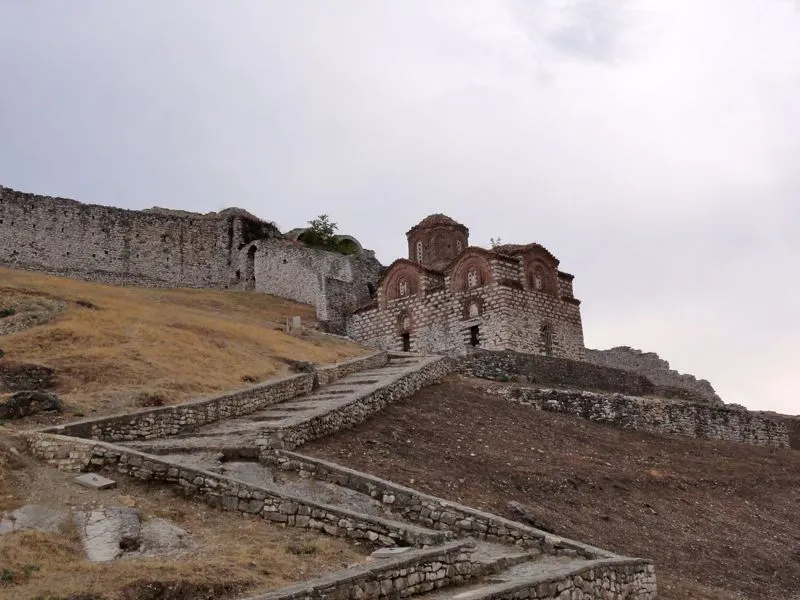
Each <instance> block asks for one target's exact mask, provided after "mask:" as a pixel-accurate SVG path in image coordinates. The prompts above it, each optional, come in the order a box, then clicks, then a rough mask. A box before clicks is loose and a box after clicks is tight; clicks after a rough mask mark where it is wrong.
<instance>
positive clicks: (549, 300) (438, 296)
mask: <svg viewBox="0 0 800 600" xmlns="http://www.w3.org/2000/svg"><path fill="white" fill-rule="evenodd" d="M406 236H407V238H408V251H409V256H408V258H407V259H399V260H396V261H395V262H394V263H392V265H390V266H389V267H388V268H387V269H386V271H385V272H384V274H383V275H382V277H381V279H380V281H379V282H378V285H377V293H376V297H375V298H374V299H373V300H372V301H371V302H369V303H367V304H366V305H364V306H362V307H360V308H359V309H358V310H356V311H355V313H354V314H353V316H352V317H350V319H348V327H347V331H348V334H349V335H350V336H351V337H353V338H354V339H356V340H358V341H360V342H362V343H364V344H367V345H369V346H373V347H375V348H380V349H384V350H411V351H417V352H453V351H456V352H458V351H462V350H463V349H464V348H467V347H469V346H480V347H481V348H489V349H513V350H517V351H520V352H528V353H533V354H545V355H549V356H562V357H567V358H572V359H582V358H583V353H584V345H583V326H582V323H581V314H580V308H579V307H580V301H579V300H577V299H576V298H575V297H574V295H573V291H572V280H573V277H572V275H569V274H568V273H564V272H563V271H560V270H559V269H558V265H559V261H558V259H556V258H555V257H554V256H553V255H552V254H551V253H550V252H548V251H547V249H545V248H544V247H542V246H540V245H539V244H526V245H505V246H499V247H496V248H493V249H492V250H486V249H483V248H478V247H471V246H469V245H468V243H469V230H468V229H467V228H466V227H465V226H464V225H462V224H460V223H457V222H456V221H454V220H453V219H451V218H450V217H447V216H445V215H439V214H436V215H430V216H428V217H426V218H425V219H423V220H422V221H421V222H420V223H419V224H418V225H416V226H415V227H413V228H412V229H411V230H409V231H408V233H407V234H406Z"/></svg>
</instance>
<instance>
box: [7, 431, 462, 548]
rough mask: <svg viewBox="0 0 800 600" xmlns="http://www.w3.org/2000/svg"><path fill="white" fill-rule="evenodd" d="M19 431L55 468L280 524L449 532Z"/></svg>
mask: <svg viewBox="0 0 800 600" xmlns="http://www.w3.org/2000/svg"><path fill="white" fill-rule="evenodd" d="M20 435H21V436H22V437H23V438H24V439H25V441H26V444H27V446H28V450H29V451H30V453H31V454H33V455H34V456H36V457H37V458H39V459H41V460H44V461H45V462H47V463H48V464H50V465H52V466H56V467H58V468H59V469H60V470H63V471H101V470H105V471H107V472H108V471H110V472H116V473H123V474H125V475H128V476H131V477H134V478H136V479H139V480H142V481H151V482H158V483H165V484H167V485H171V486H174V487H176V488H178V490H179V491H180V492H181V493H182V494H183V495H185V496H187V497H190V498H196V499H198V500H200V501H202V502H205V503H207V504H209V505H210V506H212V507H214V508H219V509H221V510H227V511H234V512H239V513H242V514H244V515H253V516H259V517H261V518H263V519H266V520H268V521H272V522H274V523H278V524H280V525H282V526H284V527H298V528H301V529H311V530H317V531H320V532H322V533H325V534H327V535H331V536H335V537H347V538H350V539H356V540H362V541H365V542H366V541H369V542H372V543H375V544H377V545H380V546H395V545H411V546H427V545H433V544H441V543H443V542H446V541H448V540H450V539H452V537H453V536H452V534H451V533H450V532H435V531H430V530H426V529H422V528H420V527H415V526H413V525H407V524H404V523H398V522H396V521H390V520H388V519H384V518H381V517H373V516H371V515H366V514H361V513H357V512H354V511H350V510H347V509H345V508H340V507H337V506H332V505H329V504H323V503H321V502H316V501H314V500H311V499H307V498H301V497H296V496H293V495H291V494H287V493H282V492H279V491H276V490H275V489H271V488H269V489H268V488H266V487H262V486H259V485H255V484H248V483H245V482H242V481H238V480H235V479H230V478H228V477H226V476H225V475H220V474H219V473H211V472H210V471H204V470H202V469H195V468H191V467H186V466H183V465H180V466H179V465H177V464H175V463H173V462H170V461H168V460H163V459H161V458H159V457H156V456H152V455H149V454H144V453H142V452H137V451H136V450H131V449H129V448H125V447H123V446H116V445H114V444H109V443H106V442H97V441H90V440H84V439H79V438H74V437H66V436H61V435H52V434H46V433H37V432H24V433H21V434H20Z"/></svg>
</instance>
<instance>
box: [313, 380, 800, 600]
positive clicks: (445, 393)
mask: <svg viewBox="0 0 800 600" xmlns="http://www.w3.org/2000/svg"><path fill="white" fill-rule="evenodd" d="M486 384H487V382H484V381H478V380H470V379H465V378H461V377H456V376H453V377H450V378H448V379H447V380H445V382H443V383H442V384H439V385H435V386H431V387H428V388H425V389H423V390H422V391H421V392H419V393H417V394H416V395H415V396H414V397H412V398H410V399H408V400H406V401H403V402H400V403H398V404H395V405H393V406H390V407H389V408H388V409H386V410H385V411H384V412H382V413H381V414H379V415H377V416H376V417H374V418H372V419H371V420H370V421H369V422H367V423H365V424H363V425H361V426H360V427H358V428H356V429H354V430H351V431H347V432H343V433H340V434H338V435H336V436H333V437H331V438H327V439H325V440H321V441H318V442H314V443H312V444H309V445H307V446H304V447H303V449H302V451H303V452H306V453H308V454H311V455H314V456H318V457H322V458H327V459H330V460H333V461H336V462H339V463H342V464H345V465H347V466H350V467H353V468H356V469H361V470H363V471H366V472H369V473H373V474H375V475H377V476H382V477H386V478H388V479H391V480H393V481H396V482H398V483H402V484H406V485H410V486H412V487H415V488H417V489H420V490H424V491H427V492H429V493H432V494H435V495H439V496H443V497H445V498H449V499H451V500H455V501H458V502H463V503H465V504H468V505H470V506H474V507H476V508H481V509H486V510H491V511H493V512H495V513H498V514H502V515H504V516H507V517H510V518H515V519H516V518H519V515H517V514H515V513H514V512H513V511H512V510H511V509H510V508H509V507H508V504H507V503H508V502H509V501H512V500H515V501H518V502H522V503H524V504H527V505H528V506H529V507H530V508H531V509H532V511H533V512H534V513H535V514H536V516H537V518H538V520H540V521H542V522H544V523H545V524H547V525H549V529H551V530H552V531H553V532H554V533H556V534H559V535H563V536H565V537H570V538H574V539H577V540H581V541H583V542H587V543H591V544H596V545H598V546H600V547H603V548H607V549H610V550H612V551H615V552H619V553H622V554H625V555H628V556H638V557H646V558H650V559H652V560H654V561H655V564H656V569H657V576H658V580H659V591H660V594H659V597H660V598H664V599H665V600H670V599H671V600H684V599H688V598H691V599H695V600H721V599H728V598H748V599H753V600H756V599H758V600H761V599H766V598H775V599H794V598H800V519H798V514H800V452H797V451H794V450H774V449H767V448H758V447H753V446H747V445H739V444H731V443H721V442H708V441H700V440H694V439H690V438H683V437H677V436H657V435H651V434H647V433H641V432H634V431H625V430H620V429H614V428H611V427H606V426H602V425H597V424H594V423H590V422H588V421H584V420H581V419H577V418H573V417H568V416H563V415H557V414H552V413H545V412H539V411H534V410H533V409H531V408H529V407H525V406H520V405H516V404H513V403H510V402H508V401H506V400H503V399H501V398H498V397H496V396H491V395H487V394H485V393H483V392H482V391H481V390H480V387H482V386H485V385H486Z"/></svg>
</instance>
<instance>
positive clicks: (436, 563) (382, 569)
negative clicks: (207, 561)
mask: <svg viewBox="0 0 800 600" xmlns="http://www.w3.org/2000/svg"><path fill="white" fill-rule="evenodd" d="M473 551H474V546H473V545H472V544H470V543H469V542H463V541H461V542H451V543H449V544H447V545H445V546H441V547H438V548H430V549H426V550H412V551H410V552H408V553H406V554H404V555H402V557H401V558H396V559H394V560H389V559H384V560H381V561H380V562H379V563H377V564H375V563H373V564H371V565H358V566H356V567H351V568H350V569H346V570H344V571H337V572H335V573H331V574H330V575H326V576H324V577H320V578H318V579H312V580H311V581H305V582H303V583H299V584H297V585H293V586H291V587H286V588H283V589H279V590H275V591H273V592H269V593H267V594H261V595H259V596H253V597H251V598H248V599H247V600H327V599H329V598H344V599H348V598H370V599H371V600H377V599H379V598H399V597H407V596H412V595H415V594H423V593H425V592H430V591H432V590H434V589H439V588H442V587H448V586H451V585H457V584H459V583H462V582H464V581H467V580H468V579H470V578H471V577H472V576H473V572H474V571H475V570H476V567H477V566H478V565H476V563H474V562H473V561H472V559H471V554H472V552H473Z"/></svg>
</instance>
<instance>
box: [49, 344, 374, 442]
mask: <svg viewBox="0 0 800 600" xmlns="http://www.w3.org/2000/svg"><path fill="white" fill-rule="evenodd" d="M386 361H387V356H386V353H385V352H377V353H374V354H370V355H369V356H366V357H360V358H355V359H352V360H348V361H345V362H342V363H337V364H334V365H330V366H327V367H321V368H319V369H317V371H316V373H303V374H300V375H293V376H289V377H284V378H281V379H276V380H273V381H268V382H266V383H261V384H258V385H256V386H253V387H250V388H246V389H243V390H238V391H234V392H228V393H225V394H222V395H220V396H214V397H213V398H205V399H201V400H194V401H192V402H185V403H183V404H176V405H174V406H164V407H160V408H151V409H144V410H140V411H136V412H132V413H127V414H124V415H114V416H110V417H100V418H97V419H84V420H82V421H77V422H74V423H67V424H66V425H59V426H57V427H50V428H47V429H43V430H42V431H43V432H45V433H56V434H61V435H70V436H75V437H81V438H87V439H95V440H103V441H107V442H122V441H126V442H127V441H134V440H148V439H153V438H159V437H166V436H170V435H176V434H179V433H182V432H185V431H189V430H191V429H194V428H196V427H200V426H202V425H207V424H209V423H213V422H215V421H219V420H221V419H230V418H232V417H240V416H242V415H247V414H250V413H252V412H255V411H257V410H261V409H263V408H266V407H267V406H270V405H272V404H276V403H278V402H283V401H284V400H289V399H291V398H294V397H295V396H299V395H300V394H307V393H308V392H310V391H311V390H312V389H313V388H314V386H315V385H316V384H317V382H319V381H324V382H325V384H328V383H330V382H332V381H334V380H335V379H337V378H339V377H342V376H344V375H347V374H350V373H354V372H357V371H359V370H362V369H372V368H375V367H379V366H383V365H384V364H386Z"/></svg>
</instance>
